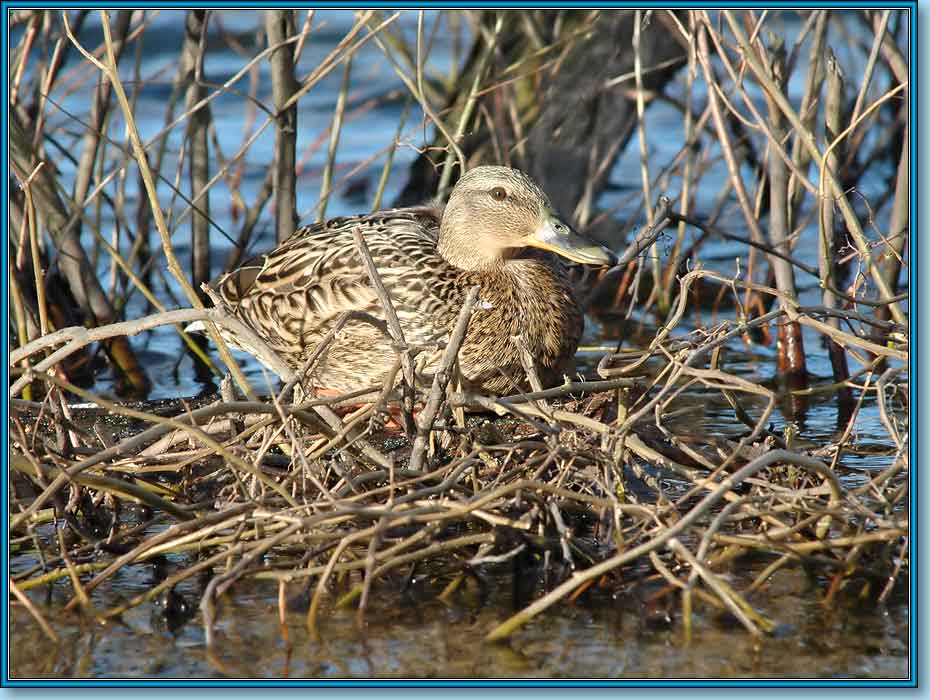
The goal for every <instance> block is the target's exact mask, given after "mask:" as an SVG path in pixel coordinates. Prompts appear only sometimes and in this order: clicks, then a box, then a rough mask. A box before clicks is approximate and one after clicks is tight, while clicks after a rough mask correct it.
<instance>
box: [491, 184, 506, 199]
mask: <svg viewBox="0 0 930 700" xmlns="http://www.w3.org/2000/svg"><path fill="white" fill-rule="evenodd" d="M491 197H493V198H494V199H496V200H497V201H498V202H503V201H504V200H505V199H507V190H505V189H504V188H503V187H495V188H494V189H492V190H491Z"/></svg>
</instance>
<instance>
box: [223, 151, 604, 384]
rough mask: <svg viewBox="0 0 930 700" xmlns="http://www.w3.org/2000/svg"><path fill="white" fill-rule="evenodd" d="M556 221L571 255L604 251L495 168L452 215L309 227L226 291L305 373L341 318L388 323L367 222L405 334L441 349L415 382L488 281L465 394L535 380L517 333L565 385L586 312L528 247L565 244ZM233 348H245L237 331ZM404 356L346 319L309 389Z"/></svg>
mask: <svg viewBox="0 0 930 700" xmlns="http://www.w3.org/2000/svg"><path fill="white" fill-rule="evenodd" d="M553 227H554V229H555V230H557V231H558V236H560V237H565V238H568V237H571V239H572V242H573V243H574V245H575V246H576V247H575V248H570V249H569V250H571V251H579V250H581V251H582V252H578V255H581V256H584V255H587V256H591V255H594V256H595V257H596V256H597V255H599V254H600V253H598V252H596V248H597V247H596V246H591V247H588V248H585V247H584V246H582V247H581V248H578V247H577V246H578V245H579V241H580V239H578V238H577V235H576V234H573V233H571V232H570V231H568V229H567V228H565V227H564V225H562V224H561V222H559V221H558V220H557V219H555V218H554V216H553V215H552V212H551V209H550V205H549V201H548V199H547V198H546V196H545V194H544V193H543V192H542V191H541V190H540V189H539V187H538V186H537V185H536V184H535V183H533V182H532V180H530V179H529V178H528V177H526V176H525V175H524V174H523V173H520V172H519V171H515V170H511V169H509V168H503V167H490V166H485V167H480V168H475V169H473V170H471V171H469V173H468V174H467V175H466V176H465V177H463V178H462V179H461V180H460V181H459V183H458V184H457V185H456V187H455V188H454V190H453V192H452V194H451V196H450V200H449V204H448V205H447V206H446V207H445V209H443V208H441V207H438V206H437V207H432V206H423V207H412V208H407V209H394V210H388V211H381V212H377V213H375V214H371V215H366V216H357V217H345V218H337V219H332V220H330V221H327V222H325V223H322V224H314V225H312V226H305V227H303V228H300V229H298V230H297V231H295V232H294V234H293V235H292V236H291V237H290V238H289V239H288V240H286V241H285V242H284V243H282V244H281V245H280V246H278V247H277V248H276V249H274V250H272V251H271V252H269V253H267V254H265V255H260V256H258V257H256V258H254V259H252V260H250V261H249V262H247V263H245V264H244V265H243V266H242V267H240V268H239V269H237V270H235V271H233V272H231V273H229V274H227V275H225V276H223V277H222V278H221V279H220V280H219V281H218V290H217V291H218V292H219V294H220V296H221V297H222V298H223V300H224V301H225V302H226V303H227V304H228V306H229V308H230V310H231V311H232V312H233V313H234V314H236V316H238V317H239V318H240V319H241V320H243V321H244V322H246V323H248V324H249V325H250V326H251V327H252V328H254V329H255V330H256V331H257V332H258V333H259V334H260V335H261V336H262V337H263V338H264V339H265V340H266V341H267V342H268V344H269V345H270V346H271V347H272V348H273V349H274V350H275V351H276V352H278V353H279V354H280V355H281V357H282V358H283V359H284V360H285V361H286V362H287V363H288V364H289V365H291V366H292V367H294V368H298V367H300V366H301V365H302V364H303V362H304V360H305V359H306V358H307V357H308V356H309V355H310V354H311V353H312V352H313V351H314V350H315V348H316V347H317V345H318V343H319V342H320V340H321V339H322V338H323V337H324V336H325V335H326V334H327V332H328V331H329V330H330V329H331V327H332V325H333V324H334V323H335V322H336V321H337V320H338V319H339V317H340V316H341V315H342V314H343V313H344V312H346V311H352V310H357V311H364V312H366V313H368V314H371V315H372V316H375V317H376V318H378V319H383V318H384V312H383V310H382V308H381V304H380V303H379V301H378V297H377V295H376V293H375V291H374V289H373V288H372V286H371V284H370V281H369V278H368V275H367V273H366V271H365V267H364V265H363V262H362V259H361V256H360V255H359V252H358V250H357V248H356V245H355V242H354V240H353V235H352V232H353V230H355V229H356V228H360V229H361V231H362V233H363V235H364V237H365V242H366V244H367V246H368V248H369V250H370V252H371V257H372V259H373V260H374V262H375V264H376V266H377V268H378V271H379V274H380V276H381V279H382V280H383V282H384V286H385V288H386V289H387V291H388V293H389V295H390V297H391V301H392V302H393V305H394V308H395V309H396V311H397V315H398V318H399V320H400V323H401V327H402V328H403V331H404V335H405V339H406V340H407V342H408V343H411V344H413V345H421V346H432V349H427V350H426V351H424V352H422V353H420V354H419V355H418V356H417V358H416V367H417V373H418V376H419V380H420V381H421V382H423V383H424V384H428V382H429V381H430V379H431V375H432V372H433V370H434V369H435V367H436V365H437V364H438V362H439V360H440V357H441V355H442V345H443V344H444V342H445V340H446V339H447V337H448V334H449V332H450V330H451V328H452V326H453V325H454V323H455V320H456V317H457V315H458V313H459V309H460V308H461V304H462V301H463V299H464V296H465V293H466V292H467V290H468V289H469V288H470V287H472V286H474V285H479V287H480V292H479V295H478V303H477V304H476V308H475V311H474V314H473V316H472V319H471V322H470V324H469V327H468V332H467V334H466V336H465V341H464V343H463V345H462V348H461V351H460V353H459V368H460V371H461V374H462V378H463V381H464V384H465V386H467V387H471V388H473V389H477V390H481V391H484V392H490V393H498V394H505V393H511V392H514V391H518V390H520V389H522V388H525V383H526V377H525V373H524V370H523V365H522V363H521V361H520V350H519V348H518V347H517V344H516V343H515V342H514V340H513V336H516V335H520V336H522V338H523V342H524V344H525V345H526V347H527V348H528V349H529V351H530V353H531V355H532V357H533V359H534V361H535V364H536V366H537V368H538V371H539V374H540V378H541V379H542V381H543V383H545V384H552V383H554V382H557V381H558V380H559V379H560V378H561V375H562V372H563V370H564V369H566V367H567V365H568V363H569V361H570V360H571V358H572V356H573V355H574V353H575V350H576V349H577V347H578V341H579V339H580V338H581V332H582V329H583V325H584V321H583V316H582V313H581V309H580V308H579V305H578V302H577V300H576V299H575V297H574V295H573V293H572V290H571V288H570V286H569V284H568V282H567V280H566V278H565V275H564V274H563V271H562V269H561V265H560V264H559V263H558V259H557V258H556V257H555V256H553V255H550V254H549V253H546V252H541V251H539V250H537V249H535V248H527V245H536V246H537V247H539V246H538V244H537V243H533V242H529V243H528V242H527V241H528V239H530V238H531V237H532V235H533V234H534V232H535V233H538V232H539V231H540V230H541V228H545V232H546V235H548V236H550V237H552V236H555V235H556V234H555V233H554V232H553V230H554V229H553ZM547 240H549V239H547ZM557 243H558V245H559V246H561V245H562V243H563V241H562V240H561V238H560V239H559V240H558V241H557ZM543 247H545V248H548V249H554V247H553V246H552V245H549V244H548V243H546V244H545V245H544V246H543ZM592 251H594V252H592ZM559 252H562V251H559ZM563 254H564V253H563ZM570 254H573V253H570ZM604 255H605V256H606V253H605V254H604ZM607 259H608V258H607V257H605V261H606V260H607ZM227 340H228V341H229V342H230V344H231V345H233V346H235V347H240V348H242V349H245V350H248V348H243V347H242V345H241V344H239V343H238V342H237V339H236V338H234V337H230V336H227ZM395 357H396V355H395V352H394V350H393V349H392V348H391V341H390V339H389V338H387V337H385V335H384V333H382V332H381V331H380V330H379V329H377V328H375V327H373V326H372V325H371V324H370V323H366V322H364V321H350V322H349V323H347V324H346V325H345V326H344V327H343V329H342V330H341V331H340V332H339V333H338V334H337V336H336V340H335V341H334V342H333V343H332V344H331V345H330V346H329V349H328V351H327V352H326V354H325V356H324V357H323V358H322V359H321V360H320V361H319V362H318V363H317V364H316V366H315V368H314V369H313V372H312V375H311V376H310V377H308V378H306V380H305V384H306V385H307V386H308V387H315V388H321V389H327V390H330V391H336V392H340V393H341V392H347V391H351V390H355V389H359V388H362V387H365V386H368V385H371V384H379V383H381V382H382V381H383V377H384V376H385V373H386V372H387V371H388V370H389V369H390V368H391V366H392V365H393V364H394V362H395Z"/></svg>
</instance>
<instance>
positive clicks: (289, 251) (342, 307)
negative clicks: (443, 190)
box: [218, 207, 448, 347]
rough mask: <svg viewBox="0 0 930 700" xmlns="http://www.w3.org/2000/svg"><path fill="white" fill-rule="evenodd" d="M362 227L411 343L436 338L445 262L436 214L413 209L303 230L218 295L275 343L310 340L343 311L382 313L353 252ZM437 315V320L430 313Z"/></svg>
mask: <svg viewBox="0 0 930 700" xmlns="http://www.w3.org/2000/svg"><path fill="white" fill-rule="evenodd" d="M356 229H358V230H361V232H362V234H363V236H364V238H365V242H366V244H367V246H368V249H369V251H370V253H371V257H372V259H373V260H374V262H375V265H376V267H377V268H378V271H379V274H380V276H381V279H382V281H383V282H384V285H385V288H386V289H387V291H388V294H389V295H390V296H391V301H392V303H393V305H394V308H395V310H396V312H397V315H398V317H399V318H400V321H401V324H402V326H404V328H405V333H406V332H407V329H408V328H409V329H410V330H411V332H412V333H413V334H414V335H415V336H416V337H410V338H407V340H409V341H411V342H427V336H431V335H434V329H433V328H432V326H433V325H434V319H433V317H435V321H436V322H438V323H440V324H441V323H443V322H444V321H445V319H444V318H439V316H442V314H438V313H436V312H437V308H438V309H439V310H441V309H442V308H443V307H444V305H446V300H445V298H444V297H445V293H447V290H444V289H443V285H442V284H440V285H439V289H440V291H439V294H440V295H441V296H437V293H436V292H435V291H434V289H433V285H431V284H430V283H429V282H430V280H429V277H430V276H431V275H432V276H434V277H438V278H441V277H442V271H443V269H444V268H446V267H448V264H447V263H445V261H444V260H443V259H442V257H441V256H439V253H438V251H437V247H436V245H437V240H438V230H439V216H438V212H437V211H436V210H435V209H432V208H429V207H416V208H407V209H395V210H387V211H382V212H377V213H376V214H372V215H367V216H356V217H344V218H338V219H332V220H330V221H327V222H325V223H322V224H314V225H311V226H306V227H303V228H300V229H298V230H297V231H295V232H294V234H293V235H292V236H291V237H290V238H288V239H287V240H286V241H284V242H283V243H282V244H281V245H280V246H278V247H277V248H276V249H274V250H272V251H271V252H269V253H266V254H264V255H259V256H257V257H255V258H253V259H252V260H249V261H248V262H246V263H245V264H243V265H242V267H240V268H238V269H237V270H235V271H233V272H231V273H229V274H227V275H225V276H224V277H222V278H221V279H220V280H219V283H218V291H219V293H220V295H221V296H222V297H223V299H224V301H226V303H227V304H229V305H230V307H231V308H232V309H233V310H234V312H235V313H236V314H237V315H239V316H240V317H242V318H244V319H245V320H247V321H248V322H249V323H250V324H251V325H252V326H253V327H255V328H256V329H257V330H259V331H261V332H262V334H263V335H264V336H266V337H267V338H268V339H269V340H270V341H271V342H272V343H273V344H274V345H276V346H278V347H282V345H288V344H290V345H297V344H301V343H304V344H305V343H306V342H308V341H309V340H311V339H312V337H313V336H314V335H319V334H321V333H322V332H325V330H326V327H327V326H328V325H329V323H330V322H332V321H334V320H335V319H336V318H338V317H339V316H341V315H342V314H343V313H345V312H350V311H363V312H366V313H369V314H371V315H372V316H374V317H375V318H378V319H383V318H384V312H383V309H382V308H381V303H380V301H379V299H378V296H377V293H376V292H375V290H374V288H373V287H372V285H371V281H370V278H369V276H368V272H367V270H366V268H365V265H364V263H363V261H362V258H361V255H360V254H359V251H358V248H357V247H356V243H355V239H354V236H353V232H354V231H355V230H356ZM431 312H432V316H431Z"/></svg>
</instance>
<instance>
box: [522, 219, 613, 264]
mask: <svg viewBox="0 0 930 700" xmlns="http://www.w3.org/2000/svg"><path fill="white" fill-rule="evenodd" d="M526 243H527V245H529V246H532V247H533V248H541V249H542V250H548V251H550V252H553V253H555V254H557V255H561V256H562V257H563V258H568V259H569V260H571V261H573V262H576V263H582V264H583V265H608V266H613V265H614V264H616V262H617V256H616V255H614V254H613V253H612V252H611V251H609V250H608V249H607V248H605V247H604V246H602V245H598V244H597V243H594V242H593V241H589V240H588V239H587V238H585V237H584V236H582V235H581V234H579V233H576V232H575V231H573V230H572V229H571V227H570V226H568V225H567V224H564V223H562V222H561V221H559V220H558V219H556V218H555V217H550V218H549V219H547V220H546V222H545V223H544V224H543V225H542V226H540V227H539V229H537V230H536V232H535V233H533V234H532V235H531V236H530V237H529V238H528V239H527V242H526Z"/></svg>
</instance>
